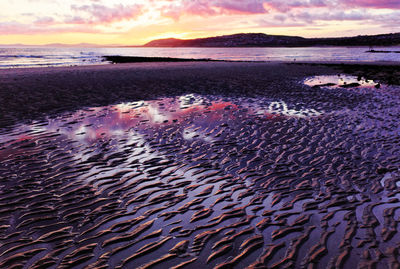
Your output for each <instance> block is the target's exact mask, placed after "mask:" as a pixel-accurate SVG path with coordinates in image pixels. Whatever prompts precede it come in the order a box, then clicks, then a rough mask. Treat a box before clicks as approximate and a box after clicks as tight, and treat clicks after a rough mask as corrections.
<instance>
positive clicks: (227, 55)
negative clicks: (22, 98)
mask: <svg viewBox="0 0 400 269" xmlns="http://www.w3.org/2000/svg"><path fill="white" fill-rule="evenodd" d="M368 49H369V48H367V47H351V48H347V47H312V48H0V68H10V67H11V68H12V67H39V66H69V65H91V64H101V63H107V62H105V61H104V59H103V58H102V56H104V55H121V56H148V57H177V58H197V59H199V58H209V59H215V60H244V61H294V60H296V61H337V62H340V61H388V62H400V53H366V51H367V50H368ZM376 49H377V50H386V51H400V46H398V47H385V48H376Z"/></svg>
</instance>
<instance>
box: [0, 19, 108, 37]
mask: <svg viewBox="0 0 400 269" xmlns="http://www.w3.org/2000/svg"><path fill="white" fill-rule="evenodd" d="M60 33H100V31H99V30H96V29H94V28H93V27H82V26H79V27H43V26H39V25H34V24H25V23H19V22H16V21H11V22H0V35H36V34H60Z"/></svg>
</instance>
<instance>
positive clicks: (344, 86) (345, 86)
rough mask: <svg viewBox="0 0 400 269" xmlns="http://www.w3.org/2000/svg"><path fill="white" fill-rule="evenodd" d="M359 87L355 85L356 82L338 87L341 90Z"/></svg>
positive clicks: (357, 84)
mask: <svg viewBox="0 0 400 269" xmlns="http://www.w3.org/2000/svg"><path fill="white" fill-rule="evenodd" d="M359 86H361V84H360V83H357V82H353V83H348V84H344V85H340V87H342V88H354V87H359Z"/></svg>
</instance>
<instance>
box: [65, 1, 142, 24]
mask: <svg viewBox="0 0 400 269" xmlns="http://www.w3.org/2000/svg"><path fill="white" fill-rule="evenodd" d="M71 9H72V10H73V11H75V12H83V13H85V14H86V15H87V16H89V18H87V19H84V17H80V16H74V17H72V18H69V19H67V20H66V21H65V22H66V23H75V24H101V23H112V22H118V21H123V20H129V19H132V18H136V17H138V16H139V15H141V14H142V7H141V6H140V5H122V4H119V5H115V6H113V7H107V6H104V5H100V4H92V5H82V6H77V5H72V6H71Z"/></svg>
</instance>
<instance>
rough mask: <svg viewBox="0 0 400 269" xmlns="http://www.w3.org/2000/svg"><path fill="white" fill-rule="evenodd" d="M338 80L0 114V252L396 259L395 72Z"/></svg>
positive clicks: (202, 260) (297, 264)
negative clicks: (290, 89) (28, 117)
mask: <svg viewBox="0 0 400 269" xmlns="http://www.w3.org/2000/svg"><path fill="white" fill-rule="evenodd" d="M332 80H333V81H334V82H327V81H332ZM342 80H349V83H347V82H346V84H351V83H357V82H354V81H352V80H355V81H357V80H356V78H353V77H346V76H343V77H342ZM303 82H304V83H306V84H307V85H309V86H307V85H303ZM359 82H360V81H359ZM338 83H339V84H340V78H339V82H337V77H310V78H306V79H305V80H304V81H298V84H297V87H299V89H301V90H302V91H304V95H301V94H299V95H296V98H293V97H288V98H285V94H284V93H282V98H277V96H271V97H268V96H267V95H263V96H259V97H249V96H242V97H234V96H229V97H227V96H225V95H218V94H217V95H207V94H203V95H201V94H184V95H177V96H171V97H166V98H158V99H155V100H148V101H136V102H127V103H120V104H117V105H111V106H102V107H91V108H87V109H83V110H78V111H76V112H67V113H63V114H60V115H59V116H57V117H51V118H47V119H44V120H40V121H35V122H33V123H31V124H18V125H15V126H13V127H12V128H8V129H2V132H1V133H0V143H1V144H0V192H1V196H0V242H1V245H0V268H23V267H24V266H25V268H56V267H57V268H72V267H73V268H109V267H111V268H121V267H122V268H138V267H140V268H201V267H204V268H213V267H216V268H245V267H247V268H270V267H274V268H357V267H359V268H370V267H373V266H376V267H377V268H389V267H390V266H391V268H397V267H396V266H399V265H400V263H399V257H398V248H399V242H400V236H399V233H398V231H399V217H400V210H398V209H400V201H399V197H400V193H399V187H400V170H399V168H400V127H399V124H398V123H399V120H398V119H399V118H400V97H399V94H398V92H399V91H400V88H399V87H388V86H385V85H382V86H380V87H379V88H377V87H375V86H376V83H375V82H365V83H363V82H360V83H358V84H359V85H355V84H353V86H351V87H340V85H339V86H338ZM333 84H334V85H333ZM343 85H344V84H343ZM307 91H309V93H307ZM310 93H312V94H310ZM278 96H279V95H278ZM326 96H329V99H328V100H327V99H326Z"/></svg>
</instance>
